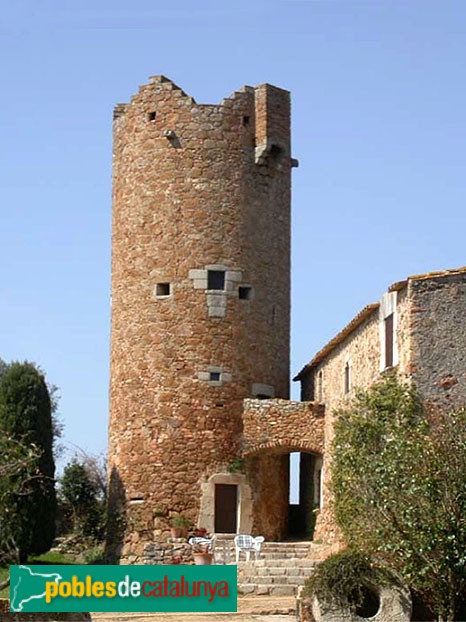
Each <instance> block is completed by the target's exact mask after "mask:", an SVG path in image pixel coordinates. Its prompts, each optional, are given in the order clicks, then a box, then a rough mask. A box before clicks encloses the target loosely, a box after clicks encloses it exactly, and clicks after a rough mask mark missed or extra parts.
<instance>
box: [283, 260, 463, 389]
mask: <svg viewBox="0 0 466 622" xmlns="http://www.w3.org/2000/svg"><path fill="white" fill-rule="evenodd" d="M464 273H466V266H463V267H461V268H453V269H451V270H439V271H437V272H426V273H425V274H414V275H412V276H408V278H406V279H405V280H404V281H397V282H396V283H393V284H392V285H390V287H389V288H388V291H389V292H395V291H400V290H401V289H404V288H405V287H406V286H407V285H408V282H409V281H421V280H427V279H437V278H442V277H446V276H454V275H456V274H464ZM379 306H380V304H379V303H378V302H375V303H373V304H370V305H367V307H364V309H362V311H360V312H359V313H358V314H357V315H356V316H355V317H354V318H353V319H352V320H351V322H350V323H349V324H347V325H346V326H345V328H343V330H341V331H340V332H339V333H338V334H337V335H335V337H334V338H333V339H331V340H330V341H329V342H328V343H327V344H326V345H325V346H324V347H323V348H322V349H321V350H319V352H317V354H316V355H315V356H314V358H313V359H312V360H311V361H310V362H309V363H308V364H307V365H305V366H304V367H303V368H302V370H301V371H300V372H299V374H298V375H297V376H295V377H294V378H293V380H300V379H301V378H302V377H303V376H304V375H305V373H306V372H308V371H310V370H311V369H312V368H313V367H315V366H316V365H318V364H319V363H320V362H321V361H323V360H324V359H325V358H326V357H327V356H328V355H329V354H330V352H332V351H333V350H334V349H335V348H336V347H337V346H338V345H339V344H340V343H342V342H343V341H344V340H345V339H346V338H347V337H348V336H349V335H351V333H352V332H353V331H354V330H356V328H358V326H360V325H361V324H362V323H363V322H364V321H365V320H366V319H367V318H368V317H370V316H371V315H372V313H374V311H376V310H377V309H378V308H379Z"/></svg>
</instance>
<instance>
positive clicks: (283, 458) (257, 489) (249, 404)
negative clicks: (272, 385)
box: [242, 399, 324, 540]
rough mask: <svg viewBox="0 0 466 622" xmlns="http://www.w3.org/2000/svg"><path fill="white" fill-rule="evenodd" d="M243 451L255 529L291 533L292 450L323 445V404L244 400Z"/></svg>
mask: <svg viewBox="0 0 466 622" xmlns="http://www.w3.org/2000/svg"><path fill="white" fill-rule="evenodd" d="M243 425H244V428H243V443H242V455H243V456H244V457H245V458H246V460H245V471H246V473H247V474H248V478H249V480H250V482H251V488H252V490H253V531H254V533H256V534H257V535H263V536H264V537H265V538H266V539H267V540H280V539H281V538H282V537H284V536H285V535H286V534H287V533H288V511H289V494H290V490H289V453H290V452H293V451H298V452H301V451H302V452H311V453H313V454H316V455H319V456H320V455H322V453H323V449H324V409H323V407H322V406H320V405H319V404H316V403H314V402H294V401H288V400H280V399H270V400H257V399H256V400H254V399H246V400H244V411H243Z"/></svg>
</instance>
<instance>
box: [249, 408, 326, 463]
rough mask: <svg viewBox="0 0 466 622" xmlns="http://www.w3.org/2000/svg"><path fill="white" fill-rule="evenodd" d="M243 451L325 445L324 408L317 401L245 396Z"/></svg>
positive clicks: (315, 449)
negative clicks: (264, 398) (261, 398)
mask: <svg viewBox="0 0 466 622" xmlns="http://www.w3.org/2000/svg"><path fill="white" fill-rule="evenodd" d="M243 426H244V427H243V444H242V454H243V455H244V456H249V455H253V454H255V453H258V452H267V453H271V452H272V451H275V450H277V449H278V450H282V451H309V452H313V453H316V454H319V455H321V454H322V452H323V449H324V409H323V407H322V406H321V405H319V404H317V403H315V402H294V401H291V400H281V399H271V400H255V399H246V400H244V411H243Z"/></svg>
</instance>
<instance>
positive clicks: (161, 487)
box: [109, 76, 293, 560]
mask: <svg viewBox="0 0 466 622" xmlns="http://www.w3.org/2000/svg"><path fill="white" fill-rule="evenodd" d="M292 163H293V161H292V160H291V158H290V104H289V93H288V92H287V91H284V90H282V89H279V88H276V87H274V86H270V85H268V84H263V85H261V86H258V87H256V88H252V87H248V86H246V87H243V88H242V89H240V90H239V91H237V92H235V93H233V95H231V96H230V97H228V98H226V99H224V100H223V101H222V102H221V103H220V105H204V104H202V105H201V104H197V103H196V102H195V101H194V99H193V98H192V97H190V96H188V95H186V93H184V92H183V91H182V90H181V89H180V88H179V87H177V86H176V85H175V84H173V82H171V81H170V80H168V79H167V78H165V77H163V76H155V77H153V78H150V80H149V84H147V85H145V86H143V87H141V88H140V89H139V92H138V93H137V94H136V95H134V96H133V97H132V99H131V102H130V103H129V104H120V105H118V106H117V107H116V109H115V113H114V154H113V255H112V328H111V389H110V398H111V407H110V447H109V468H110V471H111V491H112V492H111V494H112V495H113V498H114V501H115V499H116V497H117V496H119V498H120V500H123V501H124V508H125V509H124V513H125V520H124V526H123V532H122V534H121V535H122V542H121V543H122V544H123V556H126V557H128V556H129V557H131V554H133V555H134V557H132V559H133V560H134V559H136V558H137V559H139V555H140V554H142V551H143V548H144V546H145V545H146V543H147V542H152V541H157V540H158V539H160V540H163V539H164V538H165V539H166V535H167V533H166V529H167V522H168V521H169V519H170V517H172V516H173V515H174V514H176V513H179V514H182V515H184V516H186V517H187V518H189V519H190V520H191V521H192V523H193V524H201V525H202V526H205V527H207V528H208V529H209V530H210V531H213V530H215V531H217V532H219V531H220V532H235V531H253V530H254V503H255V491H254V486H253V485H252V484H251V482H250V481H249V480H248V475H247V474H244V473H243V474H238V473H237V468H236V467H237V465H238V463H239V461H240V460H239V459H240V456H241V446H242V429H243V420H242V412H243V399H244V398H251V397H257V398H264V397H266V398H267V397H279V398H288V390H289V327H290V168H291V166H292ZM235 465H236V466H235ZM234 489H235V490H234Z"/></svg>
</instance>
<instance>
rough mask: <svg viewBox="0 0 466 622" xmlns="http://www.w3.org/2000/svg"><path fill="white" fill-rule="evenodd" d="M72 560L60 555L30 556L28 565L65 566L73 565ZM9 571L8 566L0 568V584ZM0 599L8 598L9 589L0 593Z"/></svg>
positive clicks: (49, 553)
mask: <svg viewBox="0 0 466 622" xmlns="http://www.w3.org/2000/svg"><path fill="white" fill-rule="evenodd" d="M75 563H76V562H74V561H73V560H72V559H69V558H68V557H65V556H64V555H62V554H61V553H51V552H48V553H43V554H42V555H32V556H31V557H30V558H29V559H28V564H29V565H31V566H33V565H35V564H44V565H49V564H57V565H65V564H75ZM9 572H10V569H9V567H8V566H3V567H0V583H1V582H2V581H5V579H7V578H8V574H9ZM0 598H10V588H9V587H6V588H5V589H4V590H1V591H0Z"/></svg>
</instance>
